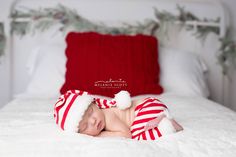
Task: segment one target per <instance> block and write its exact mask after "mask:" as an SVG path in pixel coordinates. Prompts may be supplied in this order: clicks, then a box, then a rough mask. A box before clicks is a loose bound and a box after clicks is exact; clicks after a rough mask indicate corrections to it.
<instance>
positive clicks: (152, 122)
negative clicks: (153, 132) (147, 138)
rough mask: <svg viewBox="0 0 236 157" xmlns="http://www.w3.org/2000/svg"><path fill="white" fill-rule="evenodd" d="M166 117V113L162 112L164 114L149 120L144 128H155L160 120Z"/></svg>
mask: <svg viewBox="0 0 236 157" xmlns="http://www.w3.org/2000/svg"><path fill="white" fill-rule="evenodd" d="M164 117H166V115H164V114H162V115H160V116H158V117H157V118H155V119H153V120H150V121H148V122H147V124H146V126H145V127H144V130H145V131H147V130H150V129H153V128H155V127H157V126H158V124H159V123H160V121H161V120H162V119H163V118H164Z"/></svg>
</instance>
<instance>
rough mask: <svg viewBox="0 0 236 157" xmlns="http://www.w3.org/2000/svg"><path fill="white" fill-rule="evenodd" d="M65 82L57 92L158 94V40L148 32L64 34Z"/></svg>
mask: <svg viewBox="0 0 236 157" xmlns="http://www.w3.org/2000/svg"><path fill="white" fill-rule="evenodd" d="M66 42H67V49H66V56H67V63H66V68H67V70H66V74H65V83H64V85H63V86H62V88H61V90H60V92H61V93H62V94H63V93H65V92H66V91H67V90H70V89H80V90H84V91H88V92H89V93H91V94H99V95H104V96H109V97H113V96H114V94H115V93H118V92H119V91H120V90H128V91H129V92H130V94H131V96H135V95H139V94H160V93H162V92H163V89H162V87H161V86H160V85H159V64H158V62H157V61H158V55H157V54H158V49H157V39H156V38H155V37H152V36H147V35H135V36H128V35H116V36H113V35H103V34H99V33H95V32H86V33H75V32H71V33H69V34H68V35H67V37H66Z"/></svg>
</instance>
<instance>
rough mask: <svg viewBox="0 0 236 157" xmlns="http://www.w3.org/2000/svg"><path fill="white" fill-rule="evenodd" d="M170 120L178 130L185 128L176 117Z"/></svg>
mask: <svg viewBox="0 0 236 157" xmlns="http://www.w3.org/2000/svg"><path fill="white" fill-rule="evenodd" d="M170 121H171V123H172V125H173V126H174V128H175V130H176V132H178V131H182V130H183V127H182V126H181V125H180V124H179V123H177V122H176V121H175V120H174V119H171V120H170Z"/></svg>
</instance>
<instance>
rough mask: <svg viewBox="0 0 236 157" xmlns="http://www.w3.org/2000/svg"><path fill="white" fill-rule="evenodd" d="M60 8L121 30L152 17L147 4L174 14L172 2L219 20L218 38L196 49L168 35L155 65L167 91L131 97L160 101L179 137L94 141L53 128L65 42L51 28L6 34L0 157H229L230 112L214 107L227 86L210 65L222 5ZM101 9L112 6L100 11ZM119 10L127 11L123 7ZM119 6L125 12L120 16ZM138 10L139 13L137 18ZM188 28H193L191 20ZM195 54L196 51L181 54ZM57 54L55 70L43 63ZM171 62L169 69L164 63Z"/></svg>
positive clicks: (183, 37) (234, 148)
mask: <svg viewBox="0 0 236 157" xmlns="http://www.w3.org/2000/svg"><path fill="white" fill-rule="evenodd" d="M57 3H58V1H57V0H53V1H50V3H46V1H40V2H38V1H35V2H32V1H30V0H22V1H19V2H18V3H16V4H13V6H12V8H13V9H14V8H20V7H22V6H24V7H29V8H37V7H38V6H41V7H48V6H49V7H52V6H54V5H55V4H57ZM61 3H62V4H64V5H66V6H68V7H72V8H76V9H78V12H79V13H80V14H81V15H83V16H84V17H87V18H88V19H90V20H93V21H103V22H105V23H107V24H112V25H116V24H120V22H121V21H122V22H130V23H135V22H136V21H139V20H141V21H142V20H143V19H145V18H147V17H150V16H153V14H152V7H153V6H155V7H158V8H159V9H167V10H170V11H173V12H175V11H176V10H175V9H176V4H180V5H184V6H185V7H186V8H188V9H190V10H191V11H192V12H193V13H195V14H197V15H198V16H199V17H201V18H203V17H207V18H213V19H214V18H216V17H220V18H221V19H222V20H221V21H220V23H219V25H218V27H219V28H220V34H219V35H214V34H210V35H209V36H208V37H207V39H206V41H205V44H204V45H202V44H201V42H199V41H198V40H196V39H195V37H193V36H192V34H191V33H189V32H181V33H180V34H179V35H178V36H177V35H176V34H175V33H173V32H172V33H173V34H172V37H173V38H172V37H170V39H171V40H169V41H166V42H165V43H164V44H165V47H160V54H159V55H160V58H159V62H160V66H161V69H162V71H165V72H163V73H162V75H161V83H163V86H164V88H166V89H167V90H166V91H165V92H164V93H163V94H161V95H140V96H136V97H133V99H137V98H143V97H147V96H154V97H157V98H159V99H160V100H162V101H163V102H164V103H166V104H167V106H168V107H169V109H170V112H171V113H172V115H173V117H175V119H176V120H177V121H178V122H179V123H180V124H181V125H182V126H183V127H184V131H182V132H178V133H176V134H172V135H168V136H165V137H161V138H160V140H156V141H136V140H132V139H125V138H118V137H117V138H97V137H90V136H86V135H81V134H70V133H66V132H63V131H61V130H60V129H59V128H58V127H57V126H56V125H55V122H54V118H53V105H54V104H55V101H56V99H57V97H58V95H59V88H60V86H61V83H62V82H63V81H64V80H63V77H64V73H65V66H64V64H65V62H66V60H65V56H64V48H65V43H64V37H62V36H61V35H58V34H57V33H55V31H53V30H52V31H49V33H45V34H37V35H36V36H34V37H32V36H31V35H28V36H26V37H25V38H19V37H18V36H15V35H13V36H10V37H11V39H10V41H11V44H10V45H11V47H10V49H11V50H12V51H11V57H12V58H11V59H12V67H11V74H12V80H11V81H12V86H11V87H12V88H11V91H12V94H13V97H14V99H13V100H12V101H11V102H10V103H8V104H6V105H5V106H4V107H3V108H1V109H0V156H1V157H5V156H7V157H13V156H22V157H28V156H43V157H54V156H57V157H60V156H68V157H69V156H71V157H72V156H73V157H74V156H114V157H115V156H140V157H141V156H165V157H167V156H171V157H175V156H178V157H189V156H196V157H199V156H214V157H218V156H219V157H220V156H229V157H233V156H235V154H236V113H235V112H234V111H232V110H230V109H228V108H226V107H224V106H222V105H221V104H220V103H223V102H224V101H225V97H224V98H222V93H224V90H225V89H224V88H225V87H226V84H225V82H224V79H223V75H222V73H221V68H220V67H219V65H218V64H216V51H217V50H218V48H219V41H218V38H219V36H223V35H224V33H225V28H226V25H227V24H226V22H225V14H224V10H223V9H222V6H221V5H220V3H214V2H208V1H207V2H203V1H198V0H195V1H193V2H190V1H187V0H186V1H184V0H183V1H171V0H170V1H161V0H158V1H155V0H149V1H144V0H138V1H132V0H130V1H124V0H121V1H116V2H115V1H108V0H100V1H92V0H87V1H86V0H80V1H73V0H70V1H67V2H61ZM79 4H80V5H79ZM104 4H106V5H107V6H110V7H106V8H104ZM134 4H135V5H134ZM124 5H128V6H129V7H123V6H124ZM134 6H135V7H134ZM92 8H93V9H92ZM95 8H96V9H98V8H100V12H99V14H98V13H97V12H96V11H91V10H94V9H95ZM101 8H102V9H101ZM121 8H122V9H123V10H122V11H123V12H119V10H120V9H121ZM129 8H132V9H129ZM140 8H143V10H144V11H143V12H140V11H139V9H140ZM96 9H95V10H96ZM98 10H99V9H98ZM209 10H211V12H210V13H209ZM80 11H81V12H80ZM111 11H114V14H112V15H109V14H107V13H109V12H111ZM116 13H117V14H116ZM193 24H196V25H197V22H194V23H193ZM52 34H53V35H52ZM55 34H56V35H55ZM186 43H187V44H186ZM26 44H27V50H26V48H25V45H26ZM193 49H194V50H195V51H194V53H189V52H187V51H192V50H193ZM32 50H33V51H32ZM45 52H48V53H45ZM49 52H50V53H49ZM54 52H55V53H54ZM30 53H31V55H29V54H30ZM32 54H33V55H32ZM39 54H40V55H39ZM196 54H197V55H196ZM55 55H56V56H57V58H56V59H55V60H54V62H52V63H53V64H48V63H51V62H50V61H51V59H52V57H53V59H54V58H55ZM29 59H31V60H29ZM170 62H171V63H172V64H169V63H170ZM25 63H27V65H26V64H25ZM54 63H55V64H54ZM46 65H47V66H46ZM54 65H59V66H56V67H54ZM168 65H170V66H168ZM186 65H187V66H186ZM55 68H56V70H55ZM45 69H47V70H48V71H47V70H45ZM50 70H51V71H50ZM53 70H55V71H57V72H58V73H53V76H54V77H55V76H56V79H55V78H54V77H52V76H51V75H52V71H53ZM50 74H51V75H50ZM205 74H206V75H205ZM42 76H43V77H42ZM169 78H173V79H169ZM45 79H46V80H49V79H50V81H48V82H49V84H45ZM51 80H52V81H51ZM53 80H56V81H53ZM179 87H182V88H179ZM223 96H224V95H223ZM208 98H210V99H211V100H210V99H208ZM213 100H214V101H217V102H219V103H217V102H214V101H213Z"/></svg>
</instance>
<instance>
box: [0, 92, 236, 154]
mask: <svg viewBox="0 0 236 157" xmlns="http://www.w3.org/2000/svg"><path fill="white" fill-rule="evenodd" d="M157 97H158V98H160V99H161V100H162V101H163V102H165V103H166V104H167V106H168V107H169V109H170V112H171V113H172V115H173V116H174V117H175V119H176V120H177V121H178V122H179V123H180V124H181V125H182V126H183V127H184V131H183V132H178V133H176V134H172V135H169V136H165V137H162V138H160V140H158V141H136V140H132V139H125V138H118V137H117V138H110V137H109V138H98V137H90V136H86V135H80V134H69V133H65V132H63V131H60V130H59V128H57V126H56V125H55V123H54V119H53V105H54V103H55V100H43V99H15V100H14V101H12V102H10V103H9V104H7V105H6V106H5V107H4V108H2V109H1V110H0V157H12V156H14V157H32V156H34V157H35V156H39V157H54V156H55V157H62V156H66V157H70V156H71V157H72V156H73V157H74V156H76V157H79V156H83V157H86V156H102V157H106V156H108V157H116V156H117V157H118V156H119V157H120V156H121V157H125V156H135V157H139V156H140V157H144V156H161V157H169V156H170V157H175V156H179V157H190V156H196V157H200V156H213V157H220V156H227V157H233V156H235V154H236V113H235V112H234V111H231V110H229V109H227V108H225V107H223V106H221V105H219V104H216V103H214V102H212V101H209V100H206V99H204V98H194V97H180V96H175V95H170V94H164V95H162V96H157Z"/></svg>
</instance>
